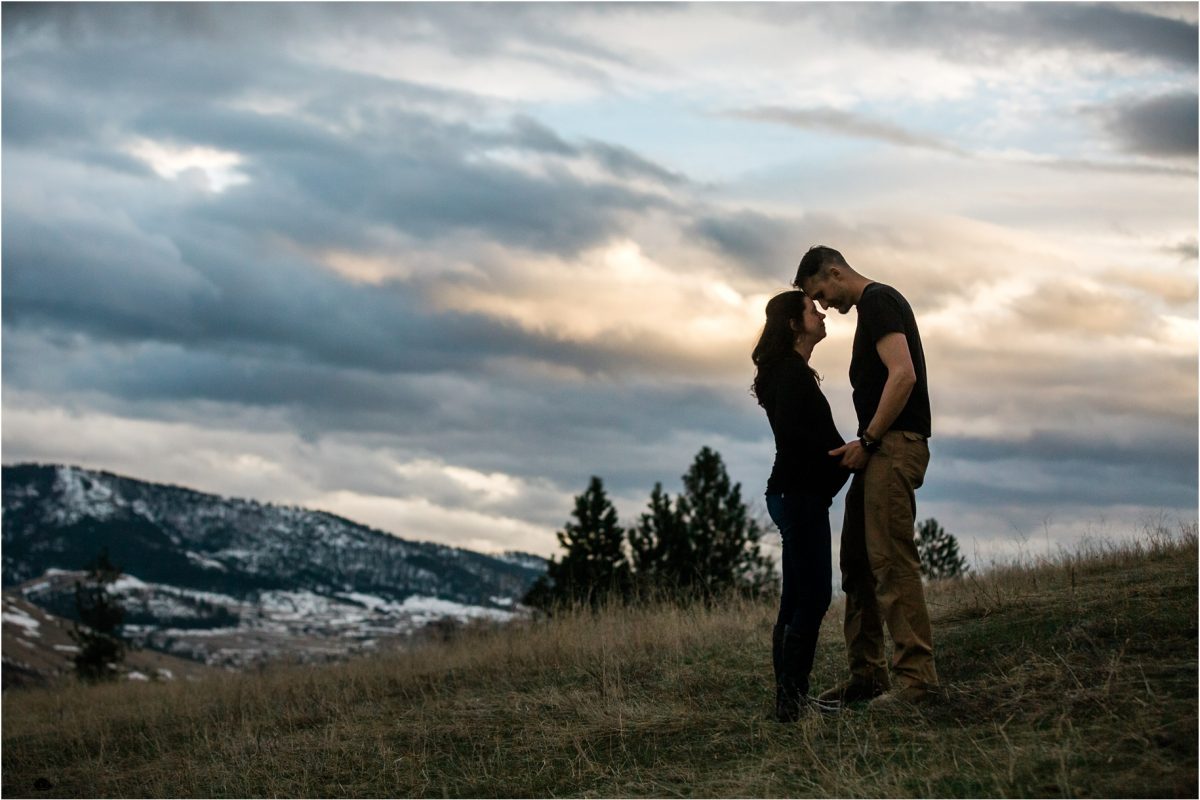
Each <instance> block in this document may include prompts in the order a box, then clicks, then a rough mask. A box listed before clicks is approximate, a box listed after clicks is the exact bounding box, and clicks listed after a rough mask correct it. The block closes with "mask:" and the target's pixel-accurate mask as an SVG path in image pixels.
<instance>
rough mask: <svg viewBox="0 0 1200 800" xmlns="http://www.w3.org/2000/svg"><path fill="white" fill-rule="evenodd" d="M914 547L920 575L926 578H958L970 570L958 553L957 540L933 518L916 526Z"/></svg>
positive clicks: (965, 560) (964, 559)
mask: <svg viewBox="0 0 1200 800" xmlns="http://www.w3.org/2000/svg"><path fill="white" fill-rule="evenodd" d="M916 545H917V554H918V555H919V556H920V558H921V574H922V575H924V576H925V577H926V578H929V579H935V578H955V577H960V576H962V575H965V574H966V572H967V571H968V570H969V569H970V567H969V566H968V565H967V559H966V558H964V557H963V556H961V555H959V553H958V539H956V538H954V535H953V534H951V533H948V532H947V531H946V529H945V528H943V527H942V526H941V525H939V524H938V521H937V520H936V519H934V518H933V517H930V518H929V519H927V520H925V521H924V522H922V523H920V524H919V525H917V533H916Z"/></svg>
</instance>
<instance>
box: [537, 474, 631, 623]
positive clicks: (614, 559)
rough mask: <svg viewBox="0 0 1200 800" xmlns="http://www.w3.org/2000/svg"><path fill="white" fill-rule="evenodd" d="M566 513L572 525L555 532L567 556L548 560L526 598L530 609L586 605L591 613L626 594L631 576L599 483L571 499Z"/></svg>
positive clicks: (609, 505)
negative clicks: (544, 569) (571, 502)
mask: <svg viewBox="0 0 1200 800" xmlns="http://www.w3.org/2000/svg"><path fill="white" fill-rule="evenodd" d="M571 514H572V516H573V517H574V518H575V521H574V522H567V523H566V525H564V526H563V530H561V531H559V532H558V543H559V544H560V545H561V546H562V547H563V548H564V549H565V550H566V552H565V553H563V556H562V559H561V560H559V561H555V560H554V559H551V560H550V564H549V565H548V567H547V570H546V575H545V579H544V580H543V579H539V580H538V582H537V583H535V584H534V586H533V588H531V589H530V591H529V593H528V594H527V595H526V596H525V602H526V603H528V604H529V605H533V606H536V607H540V608H543V609H550V608H552V607H554V606H558V605H568V604H574V603H586V604H588V605H590V606H592V607H593V608H595V607H598V606H600V605H601V604H603V603H604V602H606V601H609V600H612V599H617V598H620V599H623V598H625V597H627V596H628V594H629V590H630V587H631V579H632V575H631V573H630V569H629V561H628V559H627V558H626V555H625V549H624V541H625V533H624V531H623V530H622V529H621V527H620V525H618V523H617V510H616V509H615V508H613V505H612V503H611V502H610V501H609V499H608V496H607V494H605V492H604V482H603V481H601V480H600V478H597V477H595V476H593V477H592V479H591V482H590V483H589V484H588V488H587V490H586V491H585V492H584V493H583V494H581V495H579V496H577V497H576V498H575V510H574V511H572V512H571Z"/></svg>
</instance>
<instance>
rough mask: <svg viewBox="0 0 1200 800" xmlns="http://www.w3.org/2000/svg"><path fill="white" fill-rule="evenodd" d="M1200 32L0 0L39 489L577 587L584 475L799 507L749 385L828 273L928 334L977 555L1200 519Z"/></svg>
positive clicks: (1005, 12)
mask: <svg viewBox="0 0 1200 800" xmlns="http://www.w3.org/2000/svg"><path fill="white" fill-rule="evenodd" d="M1196 24H1197V21H1196V6H1195V4H1194V3H1183V4H1171V3H1165V4H1160V3H1145V4H1140V3H1139V4H1120V3H1109V4H1095V5H1093V4H1079V3H1071V4H1053V3H1042V4H1032V5H1016V4H995V5H993V4H952V3H934V4H847V5H843V4H825V3H815V4H784V3H772V4H740V3H721V4H700V5H684V4H663V5H659V4H640V3H639V4H615V5H604V4H601V5H581V4H561V5H560V4H529V5H526V4H511V3H505V4H362V5H351V4H341V5H329V6H325V5H310V4H286V3H283V4H252V5H243V4H230V5H196V4H167V5H155V4H129V5H109V4H103V5H100V4H96V5H92V4H81V5H50V6H29V5H6V6H5V7H4V9H3V36H4V39H3V166H4V170H3V256H4V261H3V288H4V293H3V388H4V393H3V458H4V462H5V463H6V464H9V463H16V462H19V461H41V462H66V463H72V464H79V465H82V466H87V467H94V468H100V469H108V470H112V471H115V472H119V473H123V474H128V475H131V476H134V477H138V478H143V479H147V480H155V481H163V482H171V483H179V484H184V485H187V486H191V487H194V488H197V489H200V490H204V491H212V492H218V493H222V494H225V495H232V496H242V497H252V498H255V499H259V500H264V501H266V500H269V501H273V502H277V503H295V504H302V505H306V506H310V507H314V508H322V509H326V510H330V511H333V512H335V513H340V514H344V515H345V516H348V517H350V518H351V519H354V520H356V521H360V522H364V523H368V524H371V525H374V526H377V527H380V528H382V529H384V530H388V531H391V532H394V533H396V534H398V535H401V536H404V537H406V538H413V539H432V540H437V541H442V542H447V543H451V544H458V545H463V546H468V547H472V548H476V549H483V550H505V549H523V550H529V551H533V552H537V553H541V554H543V555H549V554H550V553H552V552H554V550H555V548H556V542H555V539H554V535H553V532H554V530H555V529H556V528H557V527H559V526H560V525H561V524H562V523H563V522H564V520H565V519H566V518H567V516H568V514H569V512H570V509H571V498H572V496H573V495H574V494H577V493H579V492H581V491H583V489H584V488H585V487H586V485H587V480H588V477H589V476H590V475H593V474H595V475H600V476H601V477H603V478H604V479H605V482H606V484H607V486H608V487H609V489H610V491H611V492H612V493H613V494H614V495H615V497H616V500H617V506H618V510H619V511H620V513H621V517H622V521H623V522H624V523H626V524H632V523H633V522H634V521H635V519H636V515H637V514H638V513H640V512H641V511H642V510H643V509H644V507H645V504H646V502H647V499H648V496H649V492H650V489H651V488H652V486H653V484H654V483H655V482H656V481H661V482H663V484H664V486H665V487H666V488H667V489H668V490H669V491H677V490H678V489H679V484H680V481H679V477H680V475H681V474H682V473H683V472H684V470H685V469H686V468H687V466H688V465H689V463H690V461H691V459H692V457H693V456H694V455H695V453H696V452H697V451H698V450H699V449H700V448H701V447H702V446H704V445H708V446H711V447H714V448H715V449H717V450H718V451H719V452H720V453H721V454H722V455H723V456H724V457H725V459H726V462H727V464H728V466H729V468H730V472H731V475H732V477H733V479H734V480H736V481H740V482H741V483H742V488H743V494H744V496H745V497H746V498H748V499H750V500H751V501H753V502H755V503H758V504H759V505H761V493H762V490H763V487H764V485H765V482H766V477H767V474H768V473H769V471H770V468H771V461H772V458H773V444H772V441H771V436H770V429H769V427H768V426H767V423H766V419H765V416H764V415H763V413H762V411H761V409H759V408H758V407H757V406H756V405H755V403H754V400H753V398H752V397H751V396H750V394H749V392H748V387H749V383H750V380H751V376H752V367H751V364H750V360H749V353H750V349H751V347H752V346H753V343H754V341H755V338H756V337H757V334H758V332H759V328H760V326H761V321H762V313H763V307H764V305H765V303H766V301H767V299H768V298H769V297H770V296H771V295H772V294H774V293H775V292H777V291H780V290H782V289H785V288H787V285H788V283H789V281H790V280H791V278H792V276H793V275H794V272H795V266H796V264H797V262H798V261H799V259H800V257H801V256H802V255H803V253H804V251H805V250H806V249H807V248H808V247H809V246H810V245H812V244H816V243H821V244H826V245H829V246H832V247H836V248H838V249H840V250H841V251H842V252H843V253H844V254H845V256H846V257H847V259H848V260H849V261H850V263H851V264H853V265H854V266H855V267H857V268H858V269H859V271H861V272H862V273H864V274H866V275H868V276H870V277H872V278H875V279H877V280H881V281H884V282H887V283H891V284H892V285H894V286H896V287H897V288H898V289H900V291H901V292H903V293H904V294H905V295H906V296H907V297H908V299H909V300H910V302H911V303H912V305H913V307H914V309H915V311H916V313H917V318H918V322H919V324H920V326H921V329H922V333H923V336H924V341H925V349H926V355H927V359H928V364H929V372H930V381H931V397H932V405H933V414H934V438H933V439H932V441H931V451H932V461H931V465H930V469H929V474H928V476H927V479H926V486H925V488H924V489H922V490H921V492H920V493H919V495H918V503H919V511H918V516H919V518H925V517H928V516H935V517H937V519H938V520H939V521H940V522H941V523H942V524H943V525H944V526H945V527H946V528H947V529H948V530H950V531H951V532H952V533H954V534H956V535H957V536H958V537H959V538H960V540H962V541H963V544H964V550H965V552H966V553H967V554H968V556H969V557H971V558H976V557H978V558H981V559H982V558H987V557H990V556H992V555H1002V554H1004V553H1007V552H1010V551H1011V550H1012V549H1013V548H1014V547H1017V546H1025V543H1026V542H1027V541H1032V542H1037V543H1038V546H1040V547H1043V548H1044V547H1047V546H1049V547H1053V546H1057V545H1058V544H1070V543H1071V542H1073V541H1075V540H1076V539H1078V538H1079V537H1080V536H1082V535H1085V534H1094V535H1111V536H1122V535H1128V534H1131V533H1133V532H1135V531H1136V529H1137V528H1138V527H1139V526H1140V525H1141V524H1142V523H1143V522H1145V521H1147V520H1150V519H1151V518H1154V517H1156V516H1157V515H1160V514H1161V515H1165V517H1166V519H1167V520H1168V521H1171V520H1174V519H1177V518H1178V519H1182V520H1184V521H1190V520H1192V519H1194V518H1195V516H1196V506H1197V488H1196V487H1197V445H1196V434H1197V272H1196V270H1197V223H1196V220H1197V122H1196V120H1197V48H1196V40H1197V30H1196ZM854 319H855V317H854V314H853V312H852V313H851V314H849V315H847V316H845V317H842V316H839V315H837V314H836V313H834V314H832V315H831V316H830V318H829V319H828V321H827V327H828V330H829V338H828V339H827V340H826V341H824V342H823V343H821V344H820V345H819V346H818V347H817V350H816V352H815V354H814V357H813V364H814V366H815V367H816V368H817V369H818V370H819V371H820V372H821V374H822V375H823V376H824V383H823V388H824V390H825V392H826V394H827V396H828V397H829V399H830V402H831V405H832V406H833V409H834V417H835V419H836V420H837V422H838V424H839V427H840V429H841V431H842V433H843V435H844V436H846V437H850V436H852V435H853V434H854V418H853V412H852V408H851V404H850V391H849V386H848V384H847V377H846V371H847V367H848V362H849V350H850V340H851V338H852V336H853V331H854ZM834 510H835V514H834V517H835V518H834V524H835V528H836V526H837V525H838V524H839V520H840V500H838V501H836V502H835V506H834Z"/></svg>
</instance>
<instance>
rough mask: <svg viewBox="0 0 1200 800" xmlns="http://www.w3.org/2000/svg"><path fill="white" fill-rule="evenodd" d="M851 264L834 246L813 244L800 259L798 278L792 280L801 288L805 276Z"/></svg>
mask: <svg viewBox="0 0 1200 800" xmlns="http://www.w3.org/2000/svg"><path fill="white" fill-rule="evenodd" d="M849 266H850V265H849V264H847V263H846V259H845V258H843V257H842V254H841V253H839V252H838V251H837V250H834V249H833V248H832V247H826V246H825V245H823V244H816V245H813V246H812V247H810V248H808V252H807V253H805V254H804V258H802V259H800V266H798V267H796V279H795V280H793V281H792V286H795V287H796V288H798V289H799V288H801V284H803V282H804V279H805V278H811V277H812V276H814V275H816V274H817V273H818V272H820V271H821V270H823V269H826V268H828V267H849Z"/></svg>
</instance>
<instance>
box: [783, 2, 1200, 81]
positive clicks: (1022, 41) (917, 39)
mask: <svg viewBox="0 0 1200 800" xmlns="http://www.w3.org/2000/svg"><path fill="white" fill-rule="evenodd" d="M761 13H764V14H767V15H769V16H770V17H771V18H773V19H776V20H778V21H780V22H786V21H804V22H813V21H817V22H819V23H820V24H822V25H823V26H825V27H826V29H827V30H829V31H830V33H831V38H830V42H831V46H836V42H837V40H838V38H840V37H841V36H847V37H851V38H866V39H868V40H870V41H874V42H877V43H879V44H881V45H883V46H885V47H887V48H888V49H922V50H931V51H934V52H937V53H940V54H942V55H944V56H946V57H948V58H953V59H955V60H959V61H964V62H973V63H978V62H991V63H997V62H1000V63H1002V62H1003V61H1005V60H1007V59H1008V58H1009V57H1010V56H1011V55H1012V54H1013V53H1022V52H1029V51H1046V50H1069V51H1074V52H1086V53H1095V54H1100V55H1120V56H1127V57H1131V58H1138V59H1143V60H1146V61H1154V62H1159V63H1165V64H1167V65H1169V66H1172V67H1179V68H1184V69H1191V70H1194V69H1195V66H1196V59H1197V26H1196V24H1195V23H1194V22H1187V21H1183V20H1179V19H1171V18H1168V17H1164V16H1160V15H1158V14H1154V13H1146V12H1143V11H1141V10H1139V9H1138V8H1137V7H1136V4H1134V5H1133V6H1129V5H1117V4H1111V3H867V4H857V3H848V4H844V5H840V4H824V3H821V4H812V5H808V4H778V5H777V4H770V5H769V6H767V7H766V8H765V9H763V10H762V11H761Z"/></svg>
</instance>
